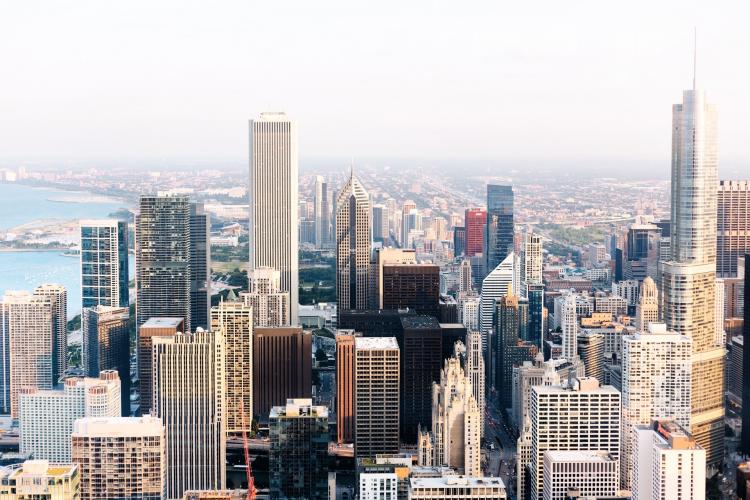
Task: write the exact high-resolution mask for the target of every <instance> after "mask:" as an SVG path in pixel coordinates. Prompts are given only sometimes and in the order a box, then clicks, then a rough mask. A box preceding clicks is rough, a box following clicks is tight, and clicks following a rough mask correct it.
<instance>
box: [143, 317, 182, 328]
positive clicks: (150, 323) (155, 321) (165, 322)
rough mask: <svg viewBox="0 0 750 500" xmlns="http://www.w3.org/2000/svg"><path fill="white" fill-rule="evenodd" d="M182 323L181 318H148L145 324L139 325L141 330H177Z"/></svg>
mask: <svg viewBox="0 0 750 500" xmlns="http://www.w3.org/2000/svg"><path fill="white" fill-rule="evenodd" d="M183 321H185V320H184V319H183V318H161V317H159V318H148V319H147V320H146V322H145V323H143V324H142V325H141V328H143V327H146V328H149V327H150V328H169V327H172V328H177V327H178V326H180V323H182V322H183Z"/></svg>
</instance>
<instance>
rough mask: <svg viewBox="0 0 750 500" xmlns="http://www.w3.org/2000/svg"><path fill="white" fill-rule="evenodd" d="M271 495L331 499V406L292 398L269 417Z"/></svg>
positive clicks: (272, 411)
mask: <svg viewBox="0 0 750 500" xmlns="http://www.w3.org/2000/svg"><path fill="white" fill-rule="evenodd" d="M269 430H270V438H271V448H270V451H269V470H268V474H269V484H270V493H271V498H300V499H301V498H311V499H312V498H321V499H322V498H328V474H327V472H328V467H327V460H328V409H327V408H326V407H325V406H313V404H312V400H311V399H289V400H287V402H286V406H275V407H273V408H272V409H271V414H270V416H269Z"/></svg>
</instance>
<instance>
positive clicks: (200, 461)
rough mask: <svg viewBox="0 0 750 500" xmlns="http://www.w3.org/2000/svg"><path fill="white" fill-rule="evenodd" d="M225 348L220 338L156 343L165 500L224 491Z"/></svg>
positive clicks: (190, 336)
mask: <svg viewBox="0 0 750 500" xmlns="http://www.w3.org/2000/svg"><path fill="white" fill-rule="evenodd" d="M225 356H226V345H225V341H224V336H223V334H222V333H220V332H215V333H214V332H204V331H198V332H197V333H183V334H176V335H172V336H168V337H154V338H153V350H152V362H153V404H152V409H151V410H152V413H153V415H155V416H156V417H158V418H160V419H161V420H162V422H163V423H164V426H165V428H166V436H167V496H168V498H179V497H181V496H182V495H183V494H184V492H185V491H187V490H196V489H197V490H212V489H223V488H224V487H225V480H226V479H225V478H226V419H225V416H226V411H227V407H226V374H225V368H226V360H225Z"/></svg>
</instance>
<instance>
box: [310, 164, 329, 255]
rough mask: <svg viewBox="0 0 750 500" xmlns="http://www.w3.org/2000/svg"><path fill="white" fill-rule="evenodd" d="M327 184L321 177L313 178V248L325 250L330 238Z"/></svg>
mask: <svg viewBox="0 0 750 500" xmlns="http://www.w3.org/2000/svg"><path fill="white" fill-rule="evenodd" d="M329 196H330V194H329V192H328V183H327V182H326V180H325V177H323V176H322V175H316V176H315V193H314V198H313V203H314V204H315V211H314V216H315V246H316V247H317V248H326V247H327V246H328V243H329V240H330V237H331V202H330V199H329Z"/></svg>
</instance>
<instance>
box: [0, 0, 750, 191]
mask: <svg viewBox="0 0 750 500" xmlns="http://www.w3.org/2000/svg"><path fill="white" fill-rule="evenodd" d="M386 4H387V5H384V3H382V2H380V3H377V4H371V5H366V6H365V5H362V4H350V3H349V2H343V1H325V2H221V3H219V4H212V5H210V6H209V5H208V4H206V3H204V2H184V1H162V2H142V1H136V2H127V3H117V2H110V1H91V2H89V1H83V2H82V1H66V2H40V1H25V2H9V3H6V4H5V5H4V7H3V9H2V13H1V15H0V57H1V58H2V61H3V64H4V67H5V69H6V71H4V72H3V78H2V83H1V84H0V88H1V89H2V92H0V163H2V164H3V166H14V165H17V164H19V163H22V162H26V163H28V164H31V165H33V164H42V165H45V166H53V167H54V166H60V167H63V166H64V167H75V166H92V165H93V166H97V165H101V164H104V163H120V164H122V163H126V164H129V165H132V166H133V167H145V168H148V166H149V165H156V166H159V167H164V168H168V167H170V166H174V165H185V164H193V165H195V164H198V165H206V166H211V167H214V166H219V167H226V166H229V167H239V166H244V165H246V161H247V120H248V119H250V118H252V117H255V116H257V115H258V113H260V112H261V111H264V110H284V111H286V112H287V113H289V115H290V116H292V117H293V118H294V119H295V120H297V121H298V123H299V125H300V155H301V158H302V168H303V169H304V168H305V165H306V164H313V165H315V168H319V167H322V166H324V165H330V167H329V168H331V167H332V168H339V167H343V166H344V165H345V164H348V163H349V161H350V159H351V158H354V159H355V161H356V162H365V163H366V162H368V161H373V162H375V163H378V162H382V163H384V164H393V165H398V164H399V162H401V163H403V164H404V165H412V164H413V162H415V161H417V162H420V161H421V162H423V163H424V165H427V166H433V167H440V166H461V167H462V168H469V169H477V170H478V171H492V170H495V169H503V170H506V169H507V170H511V169H518V170H520V171H521V172H528V171H534V170H536V169H543V170H549V171H553V172H557V171H559V172H567V171H570V170H579V169H586V170H590V171H594V172H597V173H599V174H601V175H609V174H611V175H624V173H626V172H627V173H643V174H644V175H654V176H656V177H663V178H666V176H667V175H668V168H669V154H670V144H669V141H670V134H669V133H668V130H669V128H670V121H671V109H670V106H669V103H674V102H679V101H680V100H681V98H682V96H681V94H680V92H679V89H687V88H690V86H691V82H692V72H693V54H692V45H693V28H694V26H697V27H698V83H699V86H702V87H704V88H706V89H707V90H708V92H709V97H710V99H711V101H712V102H714V103H716V104H717V106H718V109H719V113H720V120H721V130H720V136H719V144H720V164H721V167H720V168H721V173H722V174H725V173H726V174H728V175H731V174H736V175H742V174H743V173H744V174H747V173H748V172H750V158H748V156H747V154H746V152H745V151H743V146H744V144H745V143H746V136H747V131H748V119H747V117H748V116H750V93H748V92H747V89H746V82H747V81H748V78H749V77H750V67H748V65H747V64H744V63H743V61H744V60H745V59H746V49H747V47H748V46H750V32H749V31H748V30H747V29H746V20H747V18H748V14H750V11H749V9H748V6H747V4H746V3H744V2H733V4H734V5H729V4H727V5H725V6H724V7H723V8H722V9H711V8H710V3H709V2H705V3H703V2H680V1H669V2H635V3H629V4H627V5H625V4H616V3H613V2H598V1H582V2H574V3H569V2H567V3H561V2H554V1H545V2H533V3H523V4H518V3H509V2H476V3H472V4H470V5H458V4H453V3H446V2H406V3H404V2H386ZM608 172H609V173H608Z"/></svg>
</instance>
